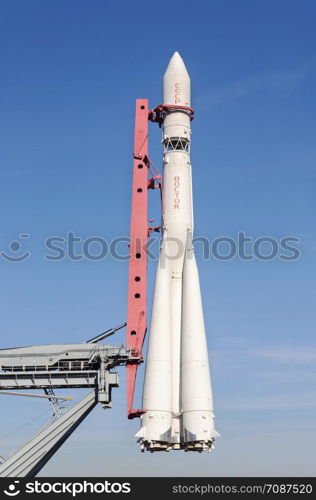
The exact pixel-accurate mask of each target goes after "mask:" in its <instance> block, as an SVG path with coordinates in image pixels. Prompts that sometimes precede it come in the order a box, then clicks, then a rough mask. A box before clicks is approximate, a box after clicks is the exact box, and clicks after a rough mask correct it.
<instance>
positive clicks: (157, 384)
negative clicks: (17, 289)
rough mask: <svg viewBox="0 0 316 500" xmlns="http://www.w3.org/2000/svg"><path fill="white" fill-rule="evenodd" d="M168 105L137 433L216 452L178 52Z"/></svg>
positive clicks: (163, 445)
mask: <svg viewBox="0 0 316 500" xmlns="http://www.w3.org/2000/svg"><path fill="white" fill-rule="evenodd" d="M163 103H164V105H165V109H166V111H165V113H164V120H163V123H162V136H163V137H162V142H163V149H164V156H163V184H162V206H163V214H162V231H163V235H162V240H161V247H160V255H159V262H158V268H157V273H156V282H155V289H154V297H153V306H152V316H151V324H150V330H149V340H148V353H147V363H146V371H145V379H144V388H143V408H144V410H146V411H145V413H144V414H143V415H142V416H141V428H140V431H139V432H138V433H137V434H136V436H137V437H139V438H140V439H139V441H140V443H141V447H142V450H145V449H147V450H149V451H161V450H165V451H169V450H172V449H184V450H186V451H189V450H195V451H203V450H208V451H210V450H211V449H212V448H213V447H214V441H215V437H216V436H217V435H218V434H217V432H216V431H215V428H214V413H213V401H212V389H211V381H210V371H209V363H208V352H207V343H206V336H205V328H204V318H203V309H202V300H201V292H200V284H199V276H198V270H197V265H196V261H195V256H194V248H193V244H192V239H193V202H192V175H191V162H190V145H191V140H190V135H191V127H190V115H191V109H190V77H189V75H188V72H187V70H186V67H185V65H184V62H183V60H182V58H181V56H180V55H179V54H178V52H175V53H174V55H173V56H172V58H171V60H170V62H169V65H168V67H167V70H166V73H165V75H164V80H163ZM177 106H179V107H177Z"/></svg>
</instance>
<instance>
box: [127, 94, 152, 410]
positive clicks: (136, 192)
mask: <svg viewBox="0 0 316 500" xmlns="http://www.w3.org/2000/svg"><path fill="white" fill-rule="evenodd" d="M147 212H148V100H147V99H137V100H136V118H135V138H134V168H133V192H132V213H131V227H130V260H129V274H128V309H127V326H126V344H127V346H128V347H131V348H132V349H133V350H134V352H135V356H140V357H141V350H142V346H143V343H144V338H145V334H146V325H147V318H146V316H147V285H146V280H147V253H146V245H147V238H148V215H147ZM138 363H139V361H137V360H135V362H134V363H133V362H131V363H129V364H128V365H127V410H128V417H129V418H134V417H138V416H140V414H141V413H142V410H134V409H133V399H134V392H135V382H136V371H137V365H138Z"/></svg>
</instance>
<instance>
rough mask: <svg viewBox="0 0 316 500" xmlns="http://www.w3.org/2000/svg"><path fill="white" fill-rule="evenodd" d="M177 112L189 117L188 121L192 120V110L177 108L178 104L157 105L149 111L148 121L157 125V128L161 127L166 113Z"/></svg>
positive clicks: (187, 107)
mask: <svg viewBox="0 0 316 500" xmlns="http://www.w3.org/2000/svg"><path fill="white" fill-rule="evenodd" d="M179 111H182V112H184V113H187V114H188V115H189V117H190V120H191V121H192V120H193V118H194V109H192V108H190V107H189V106H179V105H178V104H159V106H157V107H156V108H154V109H152V110H151V111H149V113H148V120H149V121H151V122H156V123H158V124H159V127H161V125H162V123H163V121H164V119H165V116H166V114H167V113H170V112H179Z"/></svg>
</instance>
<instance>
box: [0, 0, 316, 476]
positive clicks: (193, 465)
mask: <svg viewBox="0 0 316 500" xmlns="http://www.w3.org/2000/svg"><path fill="white" fill-rule="evenodd" d="M315 14H316V6H315V2H313V1H310V0H304V2H288V1H286V0H275V1H266V0H264V1H261V0H240V1H239V2H236V1H233V0H221V1H220V0H199V1H198V2H193V3H192V2H189V1H187V0H183V2H182V3H181V8H179V5H178V4H175V3H171V2H167V1H165V0H161V1H160V2H155V3H151V2H148V1H140V0H134V1H133V2H129V1H123V2H114V1H112V0H91V1H89V2H88V1H82V0H77V1H74V0H68V1H67V2H65V1H61V0H54V1H46V2H43V1H40V0H29V1H28V2H25V1H17V0H11V1H4V2H1V6H0V61H1V78H0V111H1V120H0V161H1V183H0V227H1V231H0V251H1V252H5V254H6V255H9V256H13V257H18V256H21V255H23V254H24V252H25V251H28V252H30V253H31V255H30V257H29V258H27V259H25V260H23V261H22V262H19V263H12V262H10V261H8V260H7V259H6V258H5V257H3V254H2V255H1V258H0V273H1V280H0V303H1V307H0V331H1V346H2V347H8V346H19V345H31V344H39V343H47V344H49V343H62V342H81V341H84V340H86V339H88V338H90V337H92V336H93V335H94V334H96V333H99V332H100V331H103V330H105V329H107V328H109V327H111V326H114V325H116V324H119V323H121V322H122V321H124V320H125V316H126V284H127V262H126V261H117V260H113V259H112V258H110V257H106V258H104V259H102V260H87V259H86V258H84V259H81V260H77V261H71V260H70V259H68V258H65V259H63V260H62V261H59V262H54V261H48V260H47V259H45V258H44V255H45V253H46V250H45V245H44V242H45V240H46V239H47V238H48V237H51V236H58V237H65V236H66V234H67V232H74V233H75V234H76V235H77V236H80V237H81V238H82V239H86V238H88V237H92V236H100V237H102V238H104V239H106V240H107V241H110V240H112V239H113V238H115V237H119V236H122V235H123V236H126V235H128V231H129V217H130V201H131V169H132V156H131V153H132V147H133V123H134V101H135V99H136V98H138V97H142V98H143V97H148V98H149V100H150V105H151V107H154V106H155V105H157V104H159V103H160V102H161V87H162V76H163V73H164V70H165V68H166V65H167V63H168V60H169V58H170V56H171V55H172V53H173V52H174V51H175V50H178V51H179V52H180V54H181V55H182V56H183V58H184V60H185V63H186V65H187V68H188V71H189V73H190V76H191V83H192V89H193V95H192V102H193V107H194V108H195V110H196V118H195V120H194V122H193V125H192V128H193V135H192V164H193V177H194V203H195V207H194V209H195V226H196V234H197V235H200V236H204V237H207V238H209V239H210V240H211V241H213V240H214V239H215V238H217V237H219V236H227V237H230V238H233V239H236V238H237V234H238V232H240V231H244V232H245V233H246V235H247V236H250V237H252V238H254V239H255V238H258V237H262V236H270V237H273V238H275V239H276V240H277V241H280V239H281V238H284V237H286V236H292V237H296V238H299V240H300V241H299V243H298V244H297V245H296V247H297V248H299V251H300V258H299V259H296V260H292V261H284V260H282V259H280V258H276V259H274V260H269V261H260V260H258V259H253V260H251V261H242V260H240V259H238V258H234V259H231V260H229V261H223V260H215V259H209V260H202V255H201V252H200V250H199V249H197V255H198V258H199V269H200V277H201V286H202V292H203V301H204V310H205V321H206V326H207V332H208V343H209V351H210V359H211V366H212V380H213V389H214V401H215V411H216V422H217V429H218V430H219V432H220V433H221V435H222V437H221V438H219V439H218V440H217V445H216V450H215V451H214V452H213V453H212V454H203V455H200V454H199V455H190V454H184V453H169V454H163V455H160V454H141V453H140V452H139V449H138V445H137V444H136V439H135V438H134V437H133V436H134V434H135V432H136V431H137V429H138V422H137V421H133V422H130V421H128V420H127V419H126V417H125V385H124V375H125V374H124V370H123V369H121V371H120V373H121V387H120V389H116V390H115V391H114V393H113V399H114V400H113V409H112V410H110V411H107V412H106V413H105V412H104V411H103V410H102V409H101V408H97V409H96V410H95V411H94V412H93V413H92V414H91V415H90V416H89V418H88V419H87V420H86V422H84V423H83V424H82V425H81V426H80V428H79V429H78V430H77V431H76V433H75V434H74V435H73V437H72V438H71V439H70V440H69V442H68V443H66V444H65V446H64V447H63V448H62V450H61V451H59V452H58V454H57V455H56V456H55V457H54V458H53V459H52V460H51V462H50V463H49V464H48V465H47V466H46V467H45V469H43V471H42V475H73V476H74V475H113V476H114V475H138V476H141V475H161V476H163V475H171V476H172V475H184V476H186V475H201V476H203V475H204V476H238V475H242V476H243V475H250V476H251V475H258V476H260V475H289V476H291V475H314V473H315V469H314V464H315V451H314V450H315V446H316V423H315V422H316V419H315V409H316V391H315V382H316V368H315V365H316V342H315V298H316V297H315V280H316V272H315V264H314V262H315V251H316V232H315V215H316V202H315V199H316V198H315V140H316V137H315V130H316V120H315V104H316V103H315V84H316V46H315V42H316V35H315V29H314V19H315ZM159 134H160V132H159V130H158V128H155V127H154V126H151V143H150V151H151V153H150V154H151V157H152V159H153V160H154V161H155V163H156V164H157V165H160V164H161V146H160V135H159ZM150 214H151V216H152V217H153V218H155V220H156V221H157V223H158V222H159V214H158V211H157V199H156V200H154V201H153V202H152V204H151V207H150ZM25 233H27V234H29V238H27V239H26V238H24V239H21V238H20V236H19V235H20V234H25ZM14 241H18V242H20V243H21V244H22V247H21V248H20V249H18V250H17V249H16V250H14V248H15V247H14V245H13V249H12V248H11V249H10V244H11V243H12V242H14ZM16 248H17V247H16ZM79 250H80V245H79V247H78V248H77V251H78V252H79ZM94 250H95V251H97V248H95V249H94ZM91 251H92V250H91ZM155 265H156V263H155V262H151V263H150V264H149V289H150V292H151V291H152V283H153V276H154V270H155ZM113 341H114V340H113ZM123 341H124V336H123V333H120V334H118V335H117V339H116V342H117V343H120V342H123ZM139 394H140V391H138V398H139ZM74 396H75V397H76V398H78V397H79V396H78V394H77V393H74ZM1 398H2V399H1V402H0V404H1V412H0V423H1V429H2V431H3V432H2V434H1V436H0V438H3V440H2V444H1V451H0V455H1V454H2V452H3V453H4V452H7V451H8V450H9V449H12V448H15V447H17V446H18V445H19V444H21V443H22V442H23V441H24V440H25V439H26V438H27V437H28V436H30V435H31V434H32V432H33V431H34V430H35V429H36V426H38V425H40V423H42V422H43V421H45V419H47V418H48V416H49V409H48V405H47V403H46V402H45V401H42V400H40V401H39V400H29V399H28V400H26V401H24V400H21V398H16V399H14V398H12V397H11V398H10V397H9V396H1ZM138 402H139V399H138ZM139 404H140V403H139ZM139 404H138V405H139ZM43 413H45V415H43ZM38 416H39V418H38V419H37V420H36V421H33V422H32V423H30V424H29V425H28V426H26V427H23V428H22V429H20V430H19V431H18V432H16V433H13V434H11V435H9V436H6V437H5V434H7V433H9V432H13V431H14V429H16V428H17V427H19V426H20V425H22V424H23V423H24V422H25V421H27V422H29V421H32V420H33V419H34V418H36V417H38Z"/></svg>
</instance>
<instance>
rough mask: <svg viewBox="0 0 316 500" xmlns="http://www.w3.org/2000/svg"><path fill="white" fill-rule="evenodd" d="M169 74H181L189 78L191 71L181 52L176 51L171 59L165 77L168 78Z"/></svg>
mask: <svg viewBox="0 0 316 500" xmlns="http://www.w3.org/2000/svg"><path fill="white" fill-rule="evenodd" d="M169 75H179V76H182V77H184V76H185V77H187V78H189V73H188V72H187V69H186V67H185V64H184V62H183V59H182V57H181V56H180V54H179V52H175V53H174V54H173V56H172V57H171V59H170V61H169V64H168V67H167V69H166V72H165V75H164V77H165V78H166V77H167V76H169Z"/></svg>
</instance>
